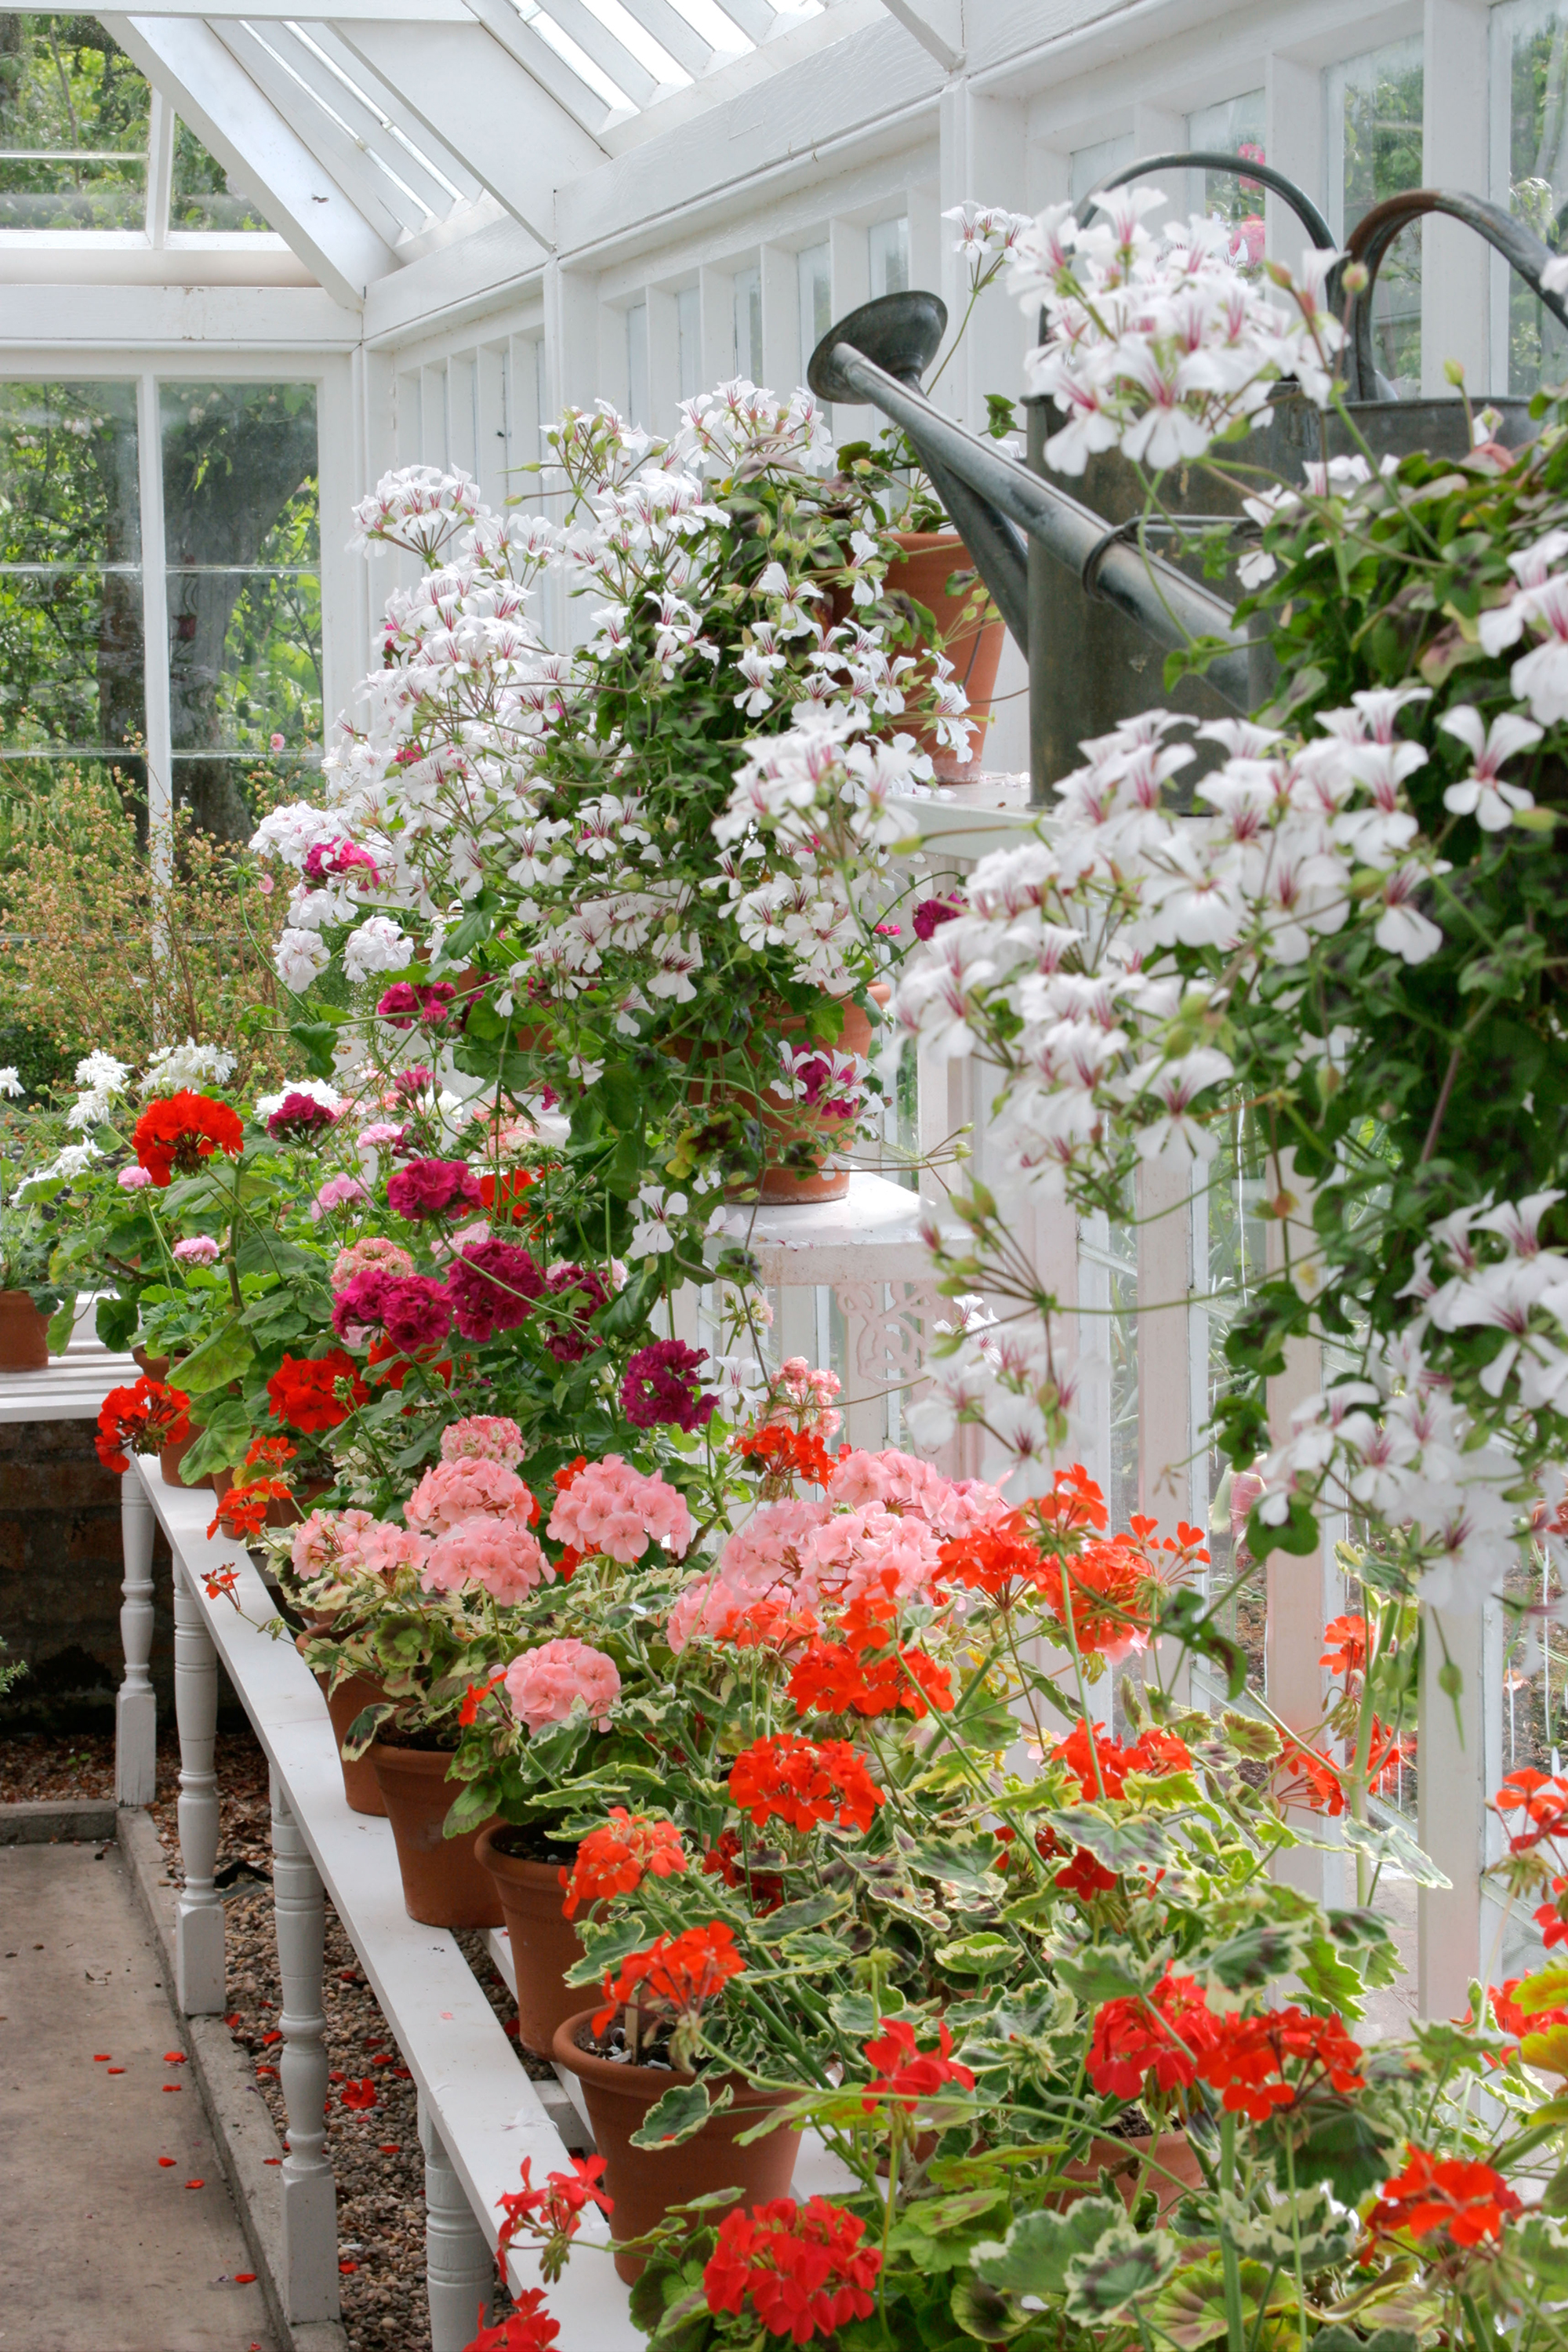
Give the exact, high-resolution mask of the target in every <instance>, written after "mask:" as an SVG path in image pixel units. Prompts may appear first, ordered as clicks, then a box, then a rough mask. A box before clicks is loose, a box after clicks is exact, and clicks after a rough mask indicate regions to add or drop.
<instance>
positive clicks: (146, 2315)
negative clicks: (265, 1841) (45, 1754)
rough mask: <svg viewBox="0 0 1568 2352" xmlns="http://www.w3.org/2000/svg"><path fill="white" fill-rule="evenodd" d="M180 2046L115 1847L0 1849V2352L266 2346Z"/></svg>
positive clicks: (254, 2350)
mask: <svg viewBox="0 0 1568 2352" xmlns="http://www.w3.org/2000/svg"><path fill="white" fill-rule="evenodd" d="M184 2047H186V2044H185V2042H184V2036H183V2034H182V2032H181V2029H180V2027H179V2025H178V2024H177V2022H176V2020H175V2016H174V2009H173V2006H172V2004H171V2001H170V1998H169V1994H168V1991H167V1990H166V1989H165V1985H164V1980H163V1960H162V1956H161V1954H160V1952H159V1949H158V1947H157V1944H156V1943H155V1941H154V1939H153V1934H152V1931H151V1929H150V1928H149V1927H148V1926H147V1923H146V1921H145V1919H144V1917H143V1916H142V1911H141V1908H140V1906H138V1904H137V1902H136V1900H135V1897H134V1895H133V1894H132V1889H131V1886H130V1884H129V1882H128V1879H127V1876H126V1873H125V1865H124V1863H123V1861H122V1859H121V1854H120V1851H119V1848H118V1847H117V1846H115V1845H112V1844H111V1845H110V1846H108V1847H107V1848H106V1849H105V1850H103V1852H102V1853H101V1856H100V1852H99V1849H98V1848H96V1847H93V1846H89V1845H74V1846H73V1845H52V1846H39V1845H34V1846H14V1847H8V1848H0V2085H3V2086H4V2087H3V2091H0V2108H3V2111H4V2115H5V2227H4V2231H3V2232H0V2238H3V2240H4V2243H3V2245H0V2276H3V2277H4V2282H5V2284H4V2291H3V2293H0V2352H276V2347H275V2340H274V2338H273V2336H272V2335H271V2334H270V2332H269V2330H268V2320H267V2313H266V2308H265V2305H264V2304H263V2301H262V2294H261V2289H260V2286H259V2285H258V2284H255V2283H254V2282H251V2283H247V2284H241V2283H240V2277H241V2274H243V2273H247V2272H248V2271H249V2270H250V2268H251V2263H250V2259H249V2257H248V2255H247V2252H246V2246H245V2240H244V2238H243V2237H242V2235H241V2233H240V2228H239V2223H238V2221H237V2218H236V2215H235V2211H234V2207H233V2205H232V2203H231V2201H230V2199H229V2193H228V2189H227V2186H226V2182H225V2179H224V2173H223V2167H222V2164H221V2163H220V2161H219V2158H218V2154H217V2150H216V2147H215V2145H214V2143H213V2137H212V2133H211V2131H210V2130H209V2128H208V2126H207V2120H206V2116H205V2112H204V2109H203V2107H202V2103H201V2098H200V2095H199V2093H198V2092H197V2090H196V2088H195V2084H194V2083H192V2082H191V2081H190V2080H189V2076H190V2068H189V2066H188V2065H183V2066H182V2065H175V2064H171V2063H168V2062H167V2060H166V2057H165V2053H167V2052H170V2051H177V2050H181V2049H184ZM161 2159H169V2160H168V2161H162V2160H161ZM198 2181H199V2182H200V2183H201V2184H202V2185H201V2186H200V2187H199V2188H196V2187H188V2186H187V2185H186V2184H187V2183H192V2182H198Z"/></svg>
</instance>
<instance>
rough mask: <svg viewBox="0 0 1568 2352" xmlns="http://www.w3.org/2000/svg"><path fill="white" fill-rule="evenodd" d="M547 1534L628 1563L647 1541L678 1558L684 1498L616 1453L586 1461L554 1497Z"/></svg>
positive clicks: (686, 1520) (687, 1529) (686, 1515)
mask: <svg viewBox="0 0 1568 2352" xmlns="http://www.w3.org/2000/svg"><path fill="white" fill-rule="evenodd" d="M545 1533H546V1534H547V1535H552V1536H553V1537H554V1538H555V1540H556V1542H557V1543H563V1544H570V1545H571V1546H572V1548H573V1549H574V1550H575V1551H580V1552H582V1553H583V1554H584V1558H586V1557H587V1555H588V1554H590V1553H592V1552H605V1553H607V1554H608V1555H609V1557H610V1559H618V1560H619V1561H621V1563H622V1564H623V1566H625V1567H628V1568H629V1567H630V1566H631V1564H632V1562H633V1561H634V1560H637V1559H641V1558H642V1556H643V1554H644V1552H645V1551H647V1548H648V1544H649V1542H650V1541H652V1542H654V1543H659V1544H662V1545H663V1546H664V1549H665V1550H666V1551H668V1552H669V1553H671V1554H672V1555H673V1557H674V1558H675V1559H679V1558H680V1556H681V1554H682V1553H683V1552H684V1551H685V1549H686V1547H687V1545H688V1544H689V1542H690V1541H691V1537H692V1524H691V1514H690V1512H689V1510H688V1509H687V1507H686V1498H685V1496H682V1495H680V1494H679V1493H678V1492H677V1490H676V1488H675V1487H673V1486H668V1485H667V1483H666V1482H665V1480H664V1479H662V1478H660V1477H658V1476H657V1475H655V1476H645V1475H644V1474H643V1473H642V1472H641V1471H640V1470H634V1469H633V1468H632V1467H631V1465H630V1464H629V1463H627V1462H626V1461H625V1460H623V1458H622V1456H621V1455H620V1454H605V1458H604V1460H603V1461H602V1462H590V1463H589V1465H588V1466H587V1468H586V1469H585V1470H582V1471H579V1472H578V1474H577V1475H576V1477H575V1478H574V1480H573V1481H572V1484H571V1486H568V1487H567V1488H566V1490H565V1492H564V1493H563V1494H560V1495H558V1496H556V1498H555V1508H554V1509H553V1510H552V1512H551V1514H550V1524H549V1526H548V1528H546V1529H545Z"/></svg>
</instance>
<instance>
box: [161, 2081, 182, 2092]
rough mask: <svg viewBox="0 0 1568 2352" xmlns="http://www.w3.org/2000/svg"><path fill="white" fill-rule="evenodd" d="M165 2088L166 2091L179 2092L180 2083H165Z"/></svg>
mask: <svg viewBox="0 0 1568 2352" xmlns="http://www.w3.org/2000/svg"><path fill="white" fill-rule="evenodd" d="M179 2087H180V2086H179V2084H178V2083H165V2084H163V2089H164V2090H165V2091H177V2090H178V2089H179Z"/></svg>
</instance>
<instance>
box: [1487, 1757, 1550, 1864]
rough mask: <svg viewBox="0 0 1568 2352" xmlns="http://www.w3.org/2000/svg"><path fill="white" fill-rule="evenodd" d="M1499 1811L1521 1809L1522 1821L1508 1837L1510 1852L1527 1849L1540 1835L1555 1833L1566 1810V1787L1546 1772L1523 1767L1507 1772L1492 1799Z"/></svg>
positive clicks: (1536, 1842)
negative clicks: (1519, 1769)
mask: <svg viewBox="0 0 1568 2352" xmlns="http://www.w3.org/2000/svg"><path fill="white" fill-rule="evenodd" d="M1492 1808H1493V1811H1496V1812H1499V1813H1505V1814H1506V1813H1522V1814H1523V1816H1524V1819H1523V1821H1522V1822H1521V1823H1520V1825H1519V1828H1518V1830H1517V1832H1515V1833H1514V1835H1513V1836H1511V1837H1510V1839H1509V1842H1508V1843H1509V1852H1510V1853H1528V1852H1529V1851H1530V1849H1531V1846H1537V1845H1539V1844H1540V1843H1541V1842H1542V1839H1543V1838H1549V1837H1555V1835H1556V1834H1557V1832H1558V1831H1559V1830H1560V1829H1561V1828H1562V1827H1563V1815H1564V1813H1568V1787H1565V1786H1564V1785H1563V1782H1562V1781H1561V1780H1553V1779H1552V1777H1551V1776H1550V1774H1548V1773H1545V1772H1536V1771H1533V1770H1530V1769H1524V1770H1521V1771H1518V1772H1510V1773H1509V1774H1508V1775H1507V1776H1506V1778H1505V1779H1504V1781H1503V1784H1502V1787H1501V1788H1500V1790H1498V1792H1497V1794H1496V1796H1495V1797H1493V1799H1492Z"/></svg>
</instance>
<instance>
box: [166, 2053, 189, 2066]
mask: <svg viewBox="0 0 1568 2352" xmlns="http://www.w3.org/2000/svg"><path fill="white" fill-rule="evenodd" d="M163 2063H164V2065H165V2066H183V2065H184V2063H185V2053H184V2051H183V2050H165V2051H164V2053H163Z"/></svg>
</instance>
